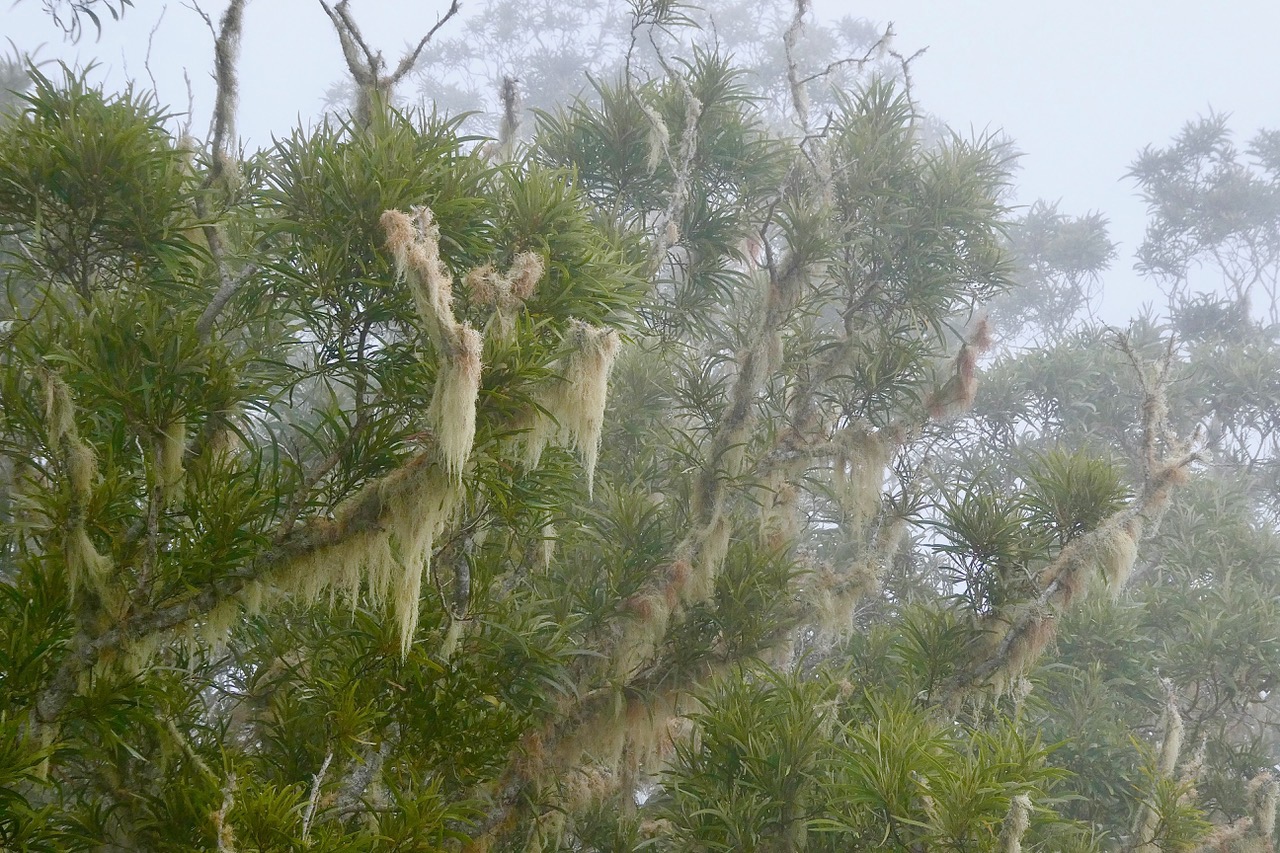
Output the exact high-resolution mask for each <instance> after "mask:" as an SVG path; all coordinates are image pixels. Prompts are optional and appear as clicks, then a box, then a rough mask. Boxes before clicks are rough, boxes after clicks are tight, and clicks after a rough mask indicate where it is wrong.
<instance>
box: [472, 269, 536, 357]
mask: <svg viewBox="0 0 1280 853" xmlns="http://www.w3.org/2000/svg"><path fill="white" fill-rule="evenodd" d="M544 272H545V264H544V263H543V260H542V256H541V255H538V254H535V253H533V252H521V253H520V254H518V255H516V256H515V259H514V260H513V261H512V262H511V268H510V269H509V270H507V272H506V273H500V272H498V271H497V270H496V269H494V268H493V267H492V266H490V265H488V264H486V265H485V266H482V267H477V268H476V269H473V270H471V271H470V272H468V273H467V274H466V276H464V277H463V283H464V284H465V285H466V287H467V290H468V292H469V293H470V294H471V300H472V302H473V304H476V305H480V306H484V307H487V308H491V309H492V310H493V316H492V317H491V319H490V321H489V324H488V325H487V326H486V328H485V331H486V333H492V334H495V335H496V336H498V337H500V338H506V337H508V336H510V334H511V332H512V331H513V329H514V328H515V321H516V317H517V316H518V315H519V313H520V311H521V309H522V308H523V307H524V303H525V301H526V300H528V299H529V297H531V296H533V294H534V293H535V292H536V291H537V288H538V282H539V281H541V280H542V275H543V273H544Z"/></svg>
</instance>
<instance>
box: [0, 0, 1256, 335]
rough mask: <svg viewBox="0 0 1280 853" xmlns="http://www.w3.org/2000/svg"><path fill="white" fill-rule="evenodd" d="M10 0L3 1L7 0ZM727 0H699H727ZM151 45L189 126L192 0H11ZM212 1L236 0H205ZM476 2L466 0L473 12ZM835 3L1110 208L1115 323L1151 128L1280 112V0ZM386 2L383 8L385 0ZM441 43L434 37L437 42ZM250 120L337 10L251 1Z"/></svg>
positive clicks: (949, 106) (281, 116)
mask: <svg viewBox="0 0 1280 853" xmlns="http://www.w3.org/2000/svg"><path fill="white" fill-rule="evenodd" d="M3 2H6V0H0V3H3ZM714 3H715V0H704V5H708V6H711V7H714ZM166 5H167V6H168V10H167V12H166V13H165V15H164V19H163V21H162V22H161V24H160V26H159V28H158V30H157V32H156V35H155V38H154V43H153V45H152V48H151V68H152V70H153V71H154V74H155V79H156V82H157V83H158V85H159V90H160V98H161V101H162V102H163V103H167V104H169V105H170V106H171V107H172V108H173V109H174V110H175V111H183V110H185V109H186V106H187V93H186V88H185V84H184V83H183V82H182V69H183V68H186V69H187V70H188V72H189V74H190V76H191V81H192V85H193V88H194V90H195V94H196V100H195V115H196V119H195V121H194V123H193V129H194V132H195V133H196V135H197V136H204V133H205V127H206V125H207V121H208V118H207V117H208V111H209V102H210V93H211V90H212V85H211V83H210V80H209V69H210V67H211V54H212V39H211V37H210V35H209V32H208V30H207V29H206V28H205V27H204V24H203V22H202V21H201V20H200V19H199V17H198V16H197V15H196V14H195V12H193V11H192V10H191V9H190V8H187V6H185V5H184V4H181V3H168V4H164V3H159V2H155V0H136V8H134V9H131V10H129V11H128V12H127V14H126V15H125V19H124V20H123V21H122V22H119V23H115V22H111V21H107V22H105V24H104V29H103V34H102V37H101V40H99V41H94V40H93V38H92V31H91V32H90V34H89V35H88V36H87V37H86V38H84V39H83V40H82V41H81V43H80V44H79V45H78V46H73V45H68V44H65V43H63V42H62V40H61V37H60V34H59V32H58V31H57V30H56V29H55V28H54V27H53V25H52V24H51V23H50V21H49V19H48V17H47V16H46V15H45V13H44V12H43V11H42V10H41V8H40V7H41V4H40V2H39V0H19V2H18V3H17V4H16V5H15V6H13V7H12V8H10V9H7V10H6V11H4V12H3V13H0V15H2V16H3V17H0V37H4V38H7V39H11V40H12V41H13V42H14V43H15V44H16V45H17V46H18V47H19V48H22V49H28V50H29V49H33V48H35V47H37V46H39V45H43V48H42V49H41V50H40V52H39V54H38V57H39V58H43V59H52V58H59V59H65V60H68V61H72V60H77V59H78V60H79V61H81V62H84V61H87V60H89V59H93V58H96V59H98V60H99V61H100V62H101V63H102V64H103V73H104V75H105V78H106V80H107V82H108V84H109V85H119V84H120V83H121V81H123V80H124V79H126V78H127V77H130V76H131V77H134V78H136V79H138V80H140V81H141V82H142V84H143V85H147V86H149V85H150V84H149V80H148V75H147V71H146V69H145V68H144V59H145V57H146V55H147V42H148V37H149V33H150V31H151V29H152V28H153V27H154V26H155V25H156V21H157V18H158V15H159V10H160V9H161V8H163V7H164V6H166ZM203 5H204V7H205V9H206V11H208V12H209V13H210V15H212V16H214V17H215V19H216V16H217V15H218V14H220V12H221V10H222V8H223V6H224V5H225V4H224V3H222V2H218V0H209V2H207V3H204V4H203ZM352 5H353V11H355V13H356V15H357V19H358V20H359V21H360V24H361V26H362V28H363V29H364V30H365V35H366V36H367V37H368V39H369V41H370V43H371V44H373V45H375V46H377V47H379V48H382V49H383V50H384V51H385V53H386V54H387V56H388V57H396V56H398V55H399V54H400V51H401V48H402V46H403V45H404V43H405V42H406V40H409V39H416V38H418V37H419V36H420V35H421V34H422V33H423V32H425V31H426V29H427V28H429V27H430V26H431V24H432V23H434V21H435V20H436V18H437V16H438V15H439V14H440V13H441V12H442V11H443V10H444V9H445V8H447V6H448V2H447V0H415V2H392V0H353V3H352ZM467 5H468V3H467V2H466V0H463V7H464V12H465V10H466V6H467ZM814 5H815V8H816V10H817V12H818V13H819V14H820V15H822V16H823V17H834V16H839V15H846V14H851V15H855V16H859V17H866V18H869V19H871V20H873V21H877V22H882V23H883V22H888V21H893V22H894V23H895V28H896V30H897V33H898V38H897V42H896V44H897V47H898V48H899V50H901V51H902V52H904V53H910V52H913V51H915V50H917V49H919V48H921V47H928V51H927V53H925V55H924V56H922V57H921V58H920V59H918V60H917V61H916V63H915V65H914V66H913V69H914V71H913V77H914V81H915V87H916V88H915V93H916V96H917V98H918V99H919V100H920V102H921V103H922V105H923V106H924V107H925V108H926V109H929V110H931V111H933V112H935V113H937V114H938V115H940V116H941V117H942V118H944V119H945V120H946V121H947V122H948V123H950V124H951V125H952V126H953V127H956V128H959V129H962V130H964V129H968V128H973V129H974V130H977V131H983V130H988V129H1003V130H1004V131H1005V132H1006V133H1007V134H1008V135H1009V136H1010V137H1012V138H1013V139H1014V140H1015V141H1016V142H1017V144H1018V147H1019V148H1020V149H1021V150H1022V151H1023V152H1025V156H1024V158H1023V160H1022V169H1021V171H1020V173H1019V174H1018V177H1017V182H1018V185H1019V190H1018V200H1019V201H1020V202H1023V203H1029V202H1031V201H1033V200H1035V199H1036V198H1045V199H1049V200H1055V199H1060V200H1061V203H1062V205H1061V209H1062V210H1063V212H1065V213H1073V214H1082V213H1087V212H1089V211H1092V210H1100V211H1102V212H1104V213H1105V214H1106V215H1107V216H1108V217H1109V218H1110V219H1111V222H1112V237H1113V239H1114V240H1117V241H1119V242H1120V243H1121V246H1120V248H1119V253H1120V255H1119V259H1118V260H1117V262H1116V264H1115V266H1114V269H1113V271H1112V272H1111V273H1110V274H1109V275H1108V276H1107V278H1106V285H1107V303H1106V308H1105V310H1104V315H1105V316H1106V317H1107V319H1109V320H1112V321H1114V322H1119V321H1123V319H1124V318H1125V317H1126V316H1128V315H1130V314H1132V313H1133V312H1135V311H1136V310H1137V308H1138V306H1139V305H1140V303H1142V302H1146V301H1155V302H1156V303H1160V302H1161V301H1162V300H1161V299H1160V297H1159V295H1158V293H1157V292H1156V290H1155V289H1154V288H1153V287H1152V286H1150V285H1148V284H1146V283H1144V282H1142V281H1141V280H1140V279H1138V278H1137V277H1136V276H1135V275H1133V274H1132V273H1131V272H1130V271H1129V268H1130V267H1131V265H1132V255H1133V251H1134V249H1136V247H1137V243H1138V241H1140V240H1141V237H1142V229H1143V223H1144V210H1143V206H1142V203H1141V202H1140V201H1139V200H1138V199H1137V198H1136V197H1135V196H1134V194H1133V188H1132V185H1131V184H1130V183H1129V182H1127V181H1124V180H1123V175H1124V173H1125V171H1126V170H1127V168H1128V166H1129V164H1130V163H1131V162H1132V160H1133V158H1134V156H1135V154H1136V153H1137V152H1138V150H1139V149H1141V148H1142V147H1143V146H1144V145H1147V144H1157V145H1162V144H1164V143H1165V142H1166V141H1167V140H1169V139H1170V138H1171V137H1172V136H1173V134H1175V133H1176V132H1177V131H1178V129H1179V128H1180V127H1181V126H1182V124H1183V123H1184V122H1186V121H1187V120H1189V119H1192V118H1194V117H1196V116H1198V115H1202V114H1205V113H1207V112H1208V111H1209V110H1210V109H1213V110H1217V111H1219V112H1225V113H1228V114H1230V115H1231V116H1232V122H1231V124H1232V127H1233V128H1234V129H1235V130H1236V134H1237V141H1238V142H1239V143H1241V145H1243V143H1244V142H1246V141H1247V139H1248V138H1249V136H1251V135H1252V133H1253V132H1254V131H1255V130H1257V129H1258V128H1280V57H1278V55H1277V52H1276V48H1275V40H1276V34H1277V33H1280V3H1273V2H1264V0H1220V2H1218V3H1215V4H1212V8H1210V4H1208V3H1203V2H1192V0H1073V2H1069V3H1068V2H1046V0H981V2H967V3H963V2H956V0H859V2H850V0H814ZM379 11H380V12H381V13H382V14H377V13H378V12H379ZM428 49H429V48H428ZM241 62H242V64H241V78H240V79H241V121H240V132H241V135H242V136H243V137H244V138H246V140H247V141H248V142H249V143H250V144H251V145H253V146H256V145H260V144H264V143H266V142H268V141H269V139H270V135H271V134H272V133H275V134H283V133H286V132H288V130H289V129H290V128H291V127H292V126H294V124H296V123H297V122H298V121H299V120H302V121H304V122H305V121H308V120H310V119H312V118H314V117H315V116H316V115H317V114H318V113H319V111H320V109H321V103H322V102H321V99H322V96H323V94H324V91H325V89H326V88H327V87H328V86H329V85H330V84H331V83H333V82H335V81H337V80H338V79H340V78H341V77H342V75H343V66H342V60H341V56H340V53H339V49H338V44H337V39H336V38H335V37H334V35H333V32H332V29H331V28H330V26H329V23H328V20H327V19H326V18H325V16H324V14H323V12H322V11H321V10H320V8H319V6H318V5H317V4H316V3H315V2H314V0H251V2H250V4H249V6H248V9H247V12H246V20H245V37H244V42H243V45H242V60H241Z"/></svg>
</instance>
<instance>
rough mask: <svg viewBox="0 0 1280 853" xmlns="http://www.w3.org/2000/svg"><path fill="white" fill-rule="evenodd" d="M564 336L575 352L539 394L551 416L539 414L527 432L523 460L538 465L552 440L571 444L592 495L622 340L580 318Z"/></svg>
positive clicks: (572, 351)
mask: <svg viewBox="0 0 1280 853" xmlns="http://www.w3.org/2000/svg"><path fill="white" fill-rule="evenodd" d="M566 337H567V341H568V342H569V343H570V345H571V346H572V350H571V352H570V354H569V355H568V357H567V358H566V360H565V363H564V367H563V369H562V370H561V376H560V378H559V379H557V380H553V381H552V383H551V384H550V385H549V386H548V387H547V388H546V390H545V391H544V392H543V393H542V395H541V396H540V397H539V403H540V404H541V405H542V407H543V408H544V409H545V410H546V412H547V413H548V414H549V415H550V417H549V418H548V417H547V416H546V415H540V416H539V417H537V418H536V419H535V421H534V424H533V426H532V427H531V428H530V430H529V431H528V433H526V435H525V464H526V466H527V467H530V468H533V467H536V466H537V464H538V460H539V459H541V458H542V451H543V450H544V449H545V448H546V446H547V445H548V444H551V443H553V442H556V443H560V442H567V443H570V444H572V446H573V448H574V449H575V450H576V451H577V452H578V457H579V458H580V459H581V460H582V467H583V468H585V469H586V473H587V493H588V494H591V493H592V490H593V487H594V485H595V469H596V459H597V457H598V456H599V453H600V433H601V431H602V429H603V427H604V409H605V404H606V403H607V402H608V397H609V373H610V372H611V371H612V370H613V363H614V361H615V360H616V359H617V357H618V350H619V349H620V348H621V341H620V340H619V338H618V333H617V332H615V331H614V330H613V329H604V328H598V327H596V326H590V325H588V324H586V323H583V322H580V321H577V320H574V321H572V323H571V324H570V327H569V332H568V335H567V336H566Z"/></svg>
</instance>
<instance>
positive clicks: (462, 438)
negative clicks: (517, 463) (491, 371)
mask: <svg viewBox="0 0 1280 853" xmlns="http://www.w3.org/2000/svg"><path fill="white" fill-rule="evenodd" d="M456 341H457V344H458V349H457V351H456V352H454V353H453V354H452V356H451V357H450V358H447V359H444V360H443V361H442V363H441V365H440V372H439V373H438V374H437V376H436V384H435V388H434V389H433V390H432V394H431V408H430V409H429V411H428V417H429V419H430V421H431V426H432V428H433V429H434V430H435V433H436V438H437V440H438V441H439V445H440V456H441V457H442V459H443V460H444V464H445V469H446V470H447V471H448V472H449V476H450V477H452V478H453V479H454V480H458V479H459V478H461V476H462V469H463V466H465V465H466V463H467V459H468V458H470V456H471V448H472V446H473V445H474V444H475V438H476V399H477V397H478V396H479V393H480V355H481V350H482V348H483V346H484V344H483V342H482V341H481V339H480V333H479V332H477V331H476V330H475V329H472V328H471V327H470V326H459V327H458V329H457V336H456Z"/></svg>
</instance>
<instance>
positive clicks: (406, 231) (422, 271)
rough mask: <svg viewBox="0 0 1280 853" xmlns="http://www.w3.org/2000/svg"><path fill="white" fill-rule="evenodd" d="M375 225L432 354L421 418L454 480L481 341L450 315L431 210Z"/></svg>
mask: <svg viewBox="0 0 1280 853" xmlns="http://www.w3.org/2000/svg"><path fill="white" fill-rule="evenodd" d="M381 222H382V228H383V230H384V232H385V233H386V235H387V239H386V248H387V251H389V252H390V253H391V256H392V258H393V259H394V261H395V265H396V272H397V274H398V275H399V276H400V277H402V278H403V279H404V280H405V281H406V282H407V283H408V285H409V290H410V292H411V293H412V294H413V302H414V306H415V307H416V308H417V312H418V319H419V322H420V324H421V326H422V329H423V331H424V332H426V334H427V337H428V338H429V339H430V340H431V343H432V346H433V347H434V349H435V354H436V358H437V373H436V385H435V388H434V389H433V391H432V398H431V406H430V408H429V410H428V413H427V417H428V421H429V422H430V424H431V427H432V429H433V430H435V433H436V437H437V439H438V442H439V451H440V456H441V459H442V461H443V462H444V465H445V469H446V470H447V471H448V472H449V475H450V476H451V477H452V478H454V479H455V480H458V479H459V478H460V477H461V476H462V469H463V467H465V465H466V463H467V460H468V459H469V458H470V456H471V448H472V445H473V444H474V443H475V434H476V398H477V395H478V394H479V391H480V375H481V371H482V364H481V355H482V350H483V341H482V339H481V336H480V334H479V333H478V332H477V331H476V330H475V329H473V328H471V327H470V326H468V325H466V324H465V323H459V322H458V321H457V320H456V319H455V318H454V316H453V281H452V279H451V278H450V277H449V274H448V273H447V272H446V270H445V267H444V263H443V262H442V261H441V260H440V228H439V226H438V225H436V223H435V221H434V220H433V219H432V216H431V211H430V210H429V209H428V208H425V207H421V208H418V209H417V210H416V211H415V212H414V216H413V217H412V218H411V217H409V216H408V215H407V214H404V213H401V212H400V211H398V210H388V211H386V212H385V213H383V214H382V220H381Z"/></svg>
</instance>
